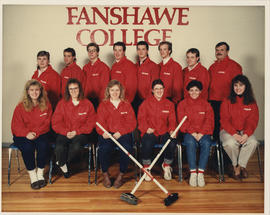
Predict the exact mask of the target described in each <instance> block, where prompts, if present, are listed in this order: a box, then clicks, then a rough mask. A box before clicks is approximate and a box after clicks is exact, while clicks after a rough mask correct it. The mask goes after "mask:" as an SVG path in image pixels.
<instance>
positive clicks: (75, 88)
mask: <svg viewBox="0 0 270 215" xmlns="http://www.w3.org/2000/svg"><path fill="white" fill-rule="evenodd" d="M78 89H79V87H74V88H68V90H69V91H73V90H78Z"/></svg>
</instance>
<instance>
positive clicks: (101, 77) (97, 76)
mask: <svg viewBox="0 0 270 215" xmlns="http://www.w3.org/2000/svg"><path fill="white" fill-rule="evenodd" d="M86 50H87V52H88V57H89V62H88V63H87V64H86V65H85V66H84V67H83V71H84V73H85V76H86V84H85V88H84V94H85V97H86V98H88V99H89V100H90V101H91V102H92V103H93V105H94V107H95V109H97V107H98V104H99V103H100V102H101V101H102V100H103V99H104V92H105V89H106V86H107V84H108V82H109V80H110V68H109V67H108V66H107V65H106V64H105V63H104V62H103V61H101V60H100V59H99V57H98V56H99V46H98V45H97V44H96V43H89V44H88V45H87V47H86Z"/></svg>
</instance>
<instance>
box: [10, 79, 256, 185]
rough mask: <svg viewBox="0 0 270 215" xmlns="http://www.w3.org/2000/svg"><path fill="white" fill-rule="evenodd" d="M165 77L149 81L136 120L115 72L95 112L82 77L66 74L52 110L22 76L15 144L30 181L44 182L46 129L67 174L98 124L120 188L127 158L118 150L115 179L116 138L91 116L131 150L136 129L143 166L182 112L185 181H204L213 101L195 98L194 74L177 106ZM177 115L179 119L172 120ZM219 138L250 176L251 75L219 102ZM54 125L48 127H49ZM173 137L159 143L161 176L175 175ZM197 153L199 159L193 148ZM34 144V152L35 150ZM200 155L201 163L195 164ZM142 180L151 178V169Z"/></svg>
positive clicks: (36, 85) (236, 166)
mask: <svg viewBox="0 0 270 215" xmlns="http://www.w3.org/2000/svg"><path fill="white" fill-rule="evenodd" d="M164 88H165V87H164V84H163V82H162V81H161V80H160V79H157V80H154V81H153V83H152V96H149V97H148V98H147V99H145V100H144V101H143V103H142V104H141V105H140V107H139V111H138V120H137V121H136V117H135V114H134V111H133V109H132V106H131V105H130V103H129V102H127V101H126V100H125V90H124V88H123V86H122V84H121V83H120V82H119V81H117V80H111V81H110V82H109V83H108V85H107V88H106V90H105V99H104V100H103V101H102V102H101V103H100V104H99V106H98V109H97V114H96V113H95V109H94V107H93V105H92V103H91V102H90V101H89V100H87V99H86V98H84V95H83V91H82V86H81V83H80V82H79V81H78V80H77V79H69V80H68V82H67V85H66V89H65V94H64V98H62V100H61V101H60V102H59V103H58V104H57V107H56V109H55V112H54V113H52V108H51V105H50V103H49V101H48V98H47V94H46V91H45V90H44V88H43V86H42V85H41V84H40V82H39V81H37V80H34V79H32V80H30V81H28V82H27V83H26V85H25V88H24V93H23V98H22V100H21V101H20V103H19V104H18V105H17V106H16V108H15V111H14V114H13V118H12V125H11V127H12V133H13V136H14V138H13V140H14V144H15V145H16V146H17V147H18V148H19V149H20V151H21V152H22V157H23V160H24V163H25V166H26V169H27V170H28V173H29V176H30V182H31V183H30V185H31V188H32V189H40V188H42V187H44V186H46V181H45V179H44V166H45V164H46V161H47V158H48V151H49V141H48V137H49V133H50V129H51V127H52V129H53V130H54V131H55V132H56V134H57V136H56V148H55V156H56V164H57V166H58V167H59V168H60V169H61V170H62V172H63V175H64V177H65V178H68V177H70V171H69V168H68V164H70V163H71V162H72V160H73V159H75V158H76V157H77V156H79V155H80V150H81V148H82V147H83V146H84V145H85V144H87V143H88V138H89V134H90V133H91V132H92V130H93V129H94V128H95V127H96V131H97V133H98V134H99V137H98V143H99V151H98V153H99V155H98V156H99V160H100V163H101V168H102V173H103V185H104V186H105V187H107V188H109V187H111V186H112V185H113V186H114V187H116V188H119V187H121V186H122V185H123V176H124V174H125V172H126V170H127V168H128V163H129V158H128V156H127V155H126V154H125V153H124V152H122V151H121V150H120V158H119V163H120V170H119V174H118V176H117V177H116V180H115V181H114V183H113V184H112V182H111V179H110V176H109V173H108V169H109V162H110V159H111V155H112V151H113V150H114V149H115V148H116V145H115V143H114V142H113V141H112V140H111V139H110V137H109V136H108V135H107V134H106V133H105V132H103V131H102V130H101V129H100V128H99V127H98V126H95V122H96V121H97V122H99V123H100V124H101V125H102V126H103V127H104V128H105V129H106V130H107V131H108V132H109V133H110V134H112V136H113V137H114V138H115V139H117V140H118V142H120V144H121V145H122V146H123V147H124V148H125V149H126V150H127V151H129V152H130V153H131V152H132V145H133V139H132V132H133V131H134V130H135V129H136V125H137V122H138V130H139V131H140V134H141V144H142V145H141V156H142V163H143V166H144V167H145V168H146V169H147V168H148V167H149V166H150V164H151V160H152V152H153V147H154V145H155V144H156V143H161V144H164V143H165V142H166V141H167V140H168V138H169V137H170V135H171V134H172V132H173V131H174V130H175V128H176V126H177V121H178V122H180V121H181V120H182V118H183V117H184V116H187V119H186V121H185V122H184V124H183V125H182V127H181V128H180V131H181V132H182V133H184V141H183V143H182V144H183V145H185V146H186V153H187V159H188V165H189V170H190V179H189V184H190V186H193V187H196V186H200V187H203V186H205V181H204V170H205V168H206V165H207V162H208V157H209V153H210V146H211V144H212V140H211V135H212V133H213V129H214V115H213V110H212V108H211V106H210V104H209V103H208V102H207V101H206V100H204V99H201V98H200V94H201V92H202V89H203V86H202V83H201V82H199V81H197V80H193V81H191V82H190V83H189V84H188V85H187V86H186V90H187V91H188V94H189V97H187V98H185V99H184V100H182V101H181V102H180V103H179V104H178V106H177V108H176V110H177V113H175V105H174V104H173V103H172V102H171V101H170V100H168V99H166V98H165V96H164ZM176 115H177V120H176ZM220 115H221V120H220V122H221V131H220V139H221V141H222V144H223V147H224V150H225V151H226V153H227V154H228V156H229V157H230V159H231V161H232V167H233V176H234V178H235V179H236V180H239V179H240V178H246V177H248V173H247V170H246V166H247V163H248V160H249V158H250V157H251V156H252V154H253V153H254V151H255V149H256V147H257V144H258V141H257V140H256V138H255V136H254V135H253V133H254V131H255V129H256V127H257V124H258V119H259V113H258V107H257V104H256V101H255V99H254V96H253V91H252V88H251V84H250V82H249V80H248V78H247V77H246V76H244V75H238V76H236V77H235V78H234V79H233V80H232V83H231V93H230V96H229V98H227V99H225V100H224V101H223V103H222V105H221V113H220ZM50 126H51V127H50ZM176 142H177V141H176V137H172V139H171V141H170V143H169V145H168V146H167V148H166V150H165V151H164V160H163V163H162V169H163V171H164V178H165V179H166V180H171V179H172V167H171V164H172V162H173V158H174V152H175V147H176ZM198 148H199V149H200V155H199V161H198V162H197V161H196V153H197V149H198ZM35 151H37V155H36V158H35ZM197 163H198V165H197ZM145 180H146V181H149V180H151V179H150V178H149V177H146V178H145Z"/></svg>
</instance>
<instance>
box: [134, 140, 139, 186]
mask: <svg viewBox="0 0 270 215" xmlns="http://www.w3.org/2000/svg"><path fill="white" fill-rule="evenodd" d="M134 155H135V158H136V159H138V157H137V156H138V152H137V147H136V146H135V145H134ZM134 164H135V163H134ZM137 174H138V166H137V165H136V164H135V181H136V182H137V180H138V178H137V176H138V175H137Z"/></svg>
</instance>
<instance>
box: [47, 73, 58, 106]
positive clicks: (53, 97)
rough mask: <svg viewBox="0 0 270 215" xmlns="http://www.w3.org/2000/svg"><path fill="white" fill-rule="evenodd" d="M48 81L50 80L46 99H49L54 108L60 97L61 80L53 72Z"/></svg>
mask: <svg viewBox="0 0 270 215" xmlns="http://www.w3.org/2000/svg"><path fill="white" fill-rule="evenodd" d="M50 79H51V80H49V83H50V86H49V89H48V97H49V99H50V102H51V104H52V107H53V108H55V107H56V105H57V102H58V101H59V99H60V95H61V78H60V75H58V74H57V72H55V75H54V76H52V77H51V78H50Z"/></svg>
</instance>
